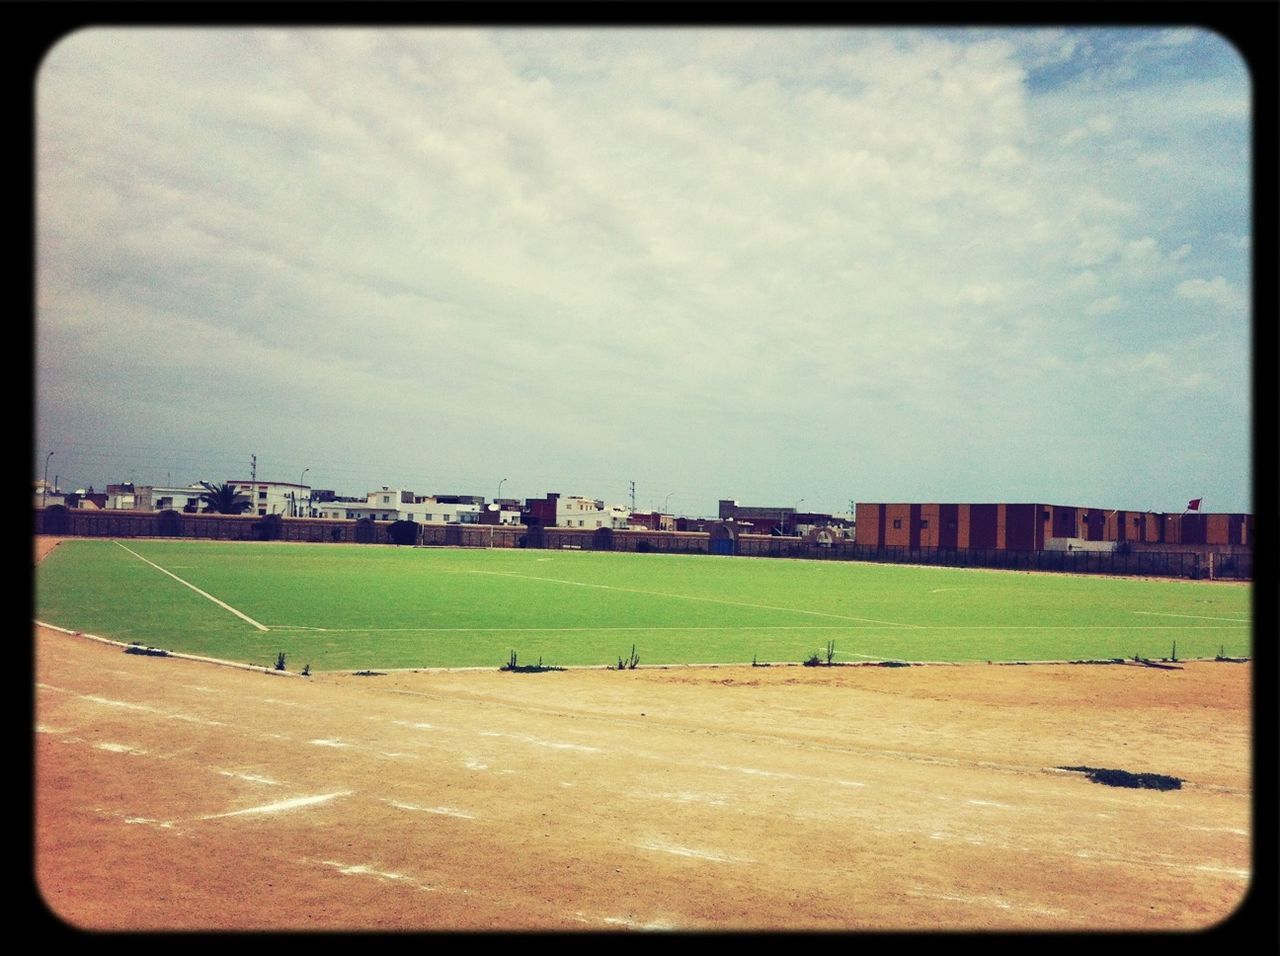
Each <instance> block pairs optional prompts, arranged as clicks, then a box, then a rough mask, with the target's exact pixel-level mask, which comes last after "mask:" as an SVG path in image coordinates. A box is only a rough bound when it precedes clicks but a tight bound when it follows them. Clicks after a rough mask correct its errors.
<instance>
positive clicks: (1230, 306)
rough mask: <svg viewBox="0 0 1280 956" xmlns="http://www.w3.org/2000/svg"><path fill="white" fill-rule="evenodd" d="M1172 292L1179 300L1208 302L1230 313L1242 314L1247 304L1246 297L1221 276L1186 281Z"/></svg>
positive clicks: (1180, 283)
mask: <svg viewBox="0 0 1280 956" xmlns="http://www.w3.org/2000/svg"><path fill="white" fill-rule="evenodd" d="M1174 292H1175V293H1176V294H1177V295H1178V297H1179V298H1183V299H1191V300H1193V301H1197V302H1208V303H1210V304H1212V305H1215V306H1217V307H1219V308H1221V309H1223V310H1225V311H1231V312H1243V311H1244V310H1245V309H1247V308H1248V304H1249V300H1248V297H1247V296H1246V295H1245V294H1244V293H1243V292H1241V291H1240V290H1239V289H1237V288H1236V287H1235V286H1233V285H1232V284H1231V283H1230V282H1228V281H1227V280H1226V279H1224V278H1223V277H1222V276H1214V277H1213V278H1212V279H1187V280H1185V281H1183V282H1179V283H1178V285H1177V287H1176V288H1175V289H1174Z"/></svg>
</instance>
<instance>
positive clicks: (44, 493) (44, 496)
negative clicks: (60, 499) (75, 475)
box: [40, 452, 53, 508]
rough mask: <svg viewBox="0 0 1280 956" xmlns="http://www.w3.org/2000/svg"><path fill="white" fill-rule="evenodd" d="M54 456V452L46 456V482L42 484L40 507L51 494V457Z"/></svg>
mask: <svg viewBox="0 0 1280 956" xmlns="http://www.w3.org/2000/svg"><path fill="white" fill-rule="evenodd" d="M52 457H53V452H49V454H47V455H45V456H44V482H43V483H42V484H41V485H40V507H41V508H43V507H44V505H45V501H46V500H47V499H48V495H49V459H50V458H52Z"/></svg>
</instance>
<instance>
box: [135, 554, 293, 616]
mask: <svg viewBox="0 0 1280 956" xmlns="http://www.w3.org/2000/svg"><path fill="white" fill-rule="evenodd" d="M116 544H117V545H119V546H120V547H122V548H124V549H125V550H126V551H128V552H129V553H130V554H131V555H133V556H134V557H135V558H137V559H138V560H139V561H143V562H146V563H147V564H149V565H151V566H152V567H153V568H155V569H156V570H157V571H160V572H161V573H163V574H167V575H169V577H171V578H173V579H174V580H175V581H177V582H178V583H179V584H182V585H184V586H186V587H189V588H191V590H193V591H195V592H196V594H199V595H200V596H201V597H203V598H207V599H209V600H210V601H212V602H213V603H214V604H216V605H218V607H220V608H222V609H223V610H224V611H230V612H231V613H232V614H234V615H235V616H236V617H238V618H240V620H242V621H247V622H248V623H250V624H252V625H253V626H254V627H256V628H257V629H258V630H260V631H266V630H270V628H268V627H267V626H266V625H265V624H259V623H258V622H257V621H255V620H254V619H253V618H251V617H250V616H249V615H248V614H245V613H244V612H243V611H238V610H236V609H235V608H233V607H232V606H231V605H230V604H227V603H226V602H225V601H219V600H218V599H217V598H216V597H214V596H213V595H212V594H210V593H209V592H208V591H201V590H200V589H199V588H198V587H196V586H195V585H194V584H192V583H191V582H190V581H184V580H183V579H182V578H180V577H178V576H177V575H176V574H174V573H173V572H172V571H166V570H165V569H164V568H162V567H160V565H158V564H156V563H155V562H154V561H148V560H147V559H146V558H144V557H143V556H142V555H140V554H138V552H137V551H134V550H133V549H131V548H126V547H125V546H124V545H123V544H120V542H119V541H117V542H116Z"/></svg>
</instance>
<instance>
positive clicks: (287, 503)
mask: <svg viewBox="0 0 1280 956" xmlns="http://www.w3.org/2000/svg"><path fill="white" fill-rule="evenodd" d="M226 484H229V485H234V486H235V488H236V491H237V492H239V493H240V494H241V495H243V496H244V497H245V498H247V499H248V500H249V509H248V511H247V512H245V513H246V514H256V515H280V516H281V517H286V518H291V517H308V516H309V517H315V509H314V507H313V504H314V503H313V502H312V500H311V487H310V485H302V484H297V483H295V482H292V481H256V480H255V481H245V480H242V479H230V478H228V479H227V481H226Z"/></svg>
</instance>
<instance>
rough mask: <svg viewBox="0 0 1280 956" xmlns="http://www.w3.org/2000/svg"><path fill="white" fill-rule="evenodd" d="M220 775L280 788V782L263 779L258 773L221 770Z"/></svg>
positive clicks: (267, 778) (268, 778)
mask: <svg viewBox="0 0 1280 956" xmlns="http://www.w3.org/2000/svg"><path fill="white" fill-rule="evenodd" d="M218 773H220V774H222V775H223V776H224V777H235V778H236V779H237V780H247V781H249V782H250V783H265V784H266V785H267V786H269V787H278V786H280V781H279V780H272V779H271V778H270V777H262V776H259V775H258V774H256V773H242V772H240V771H239V770H219V771H218Z"/></svg>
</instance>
